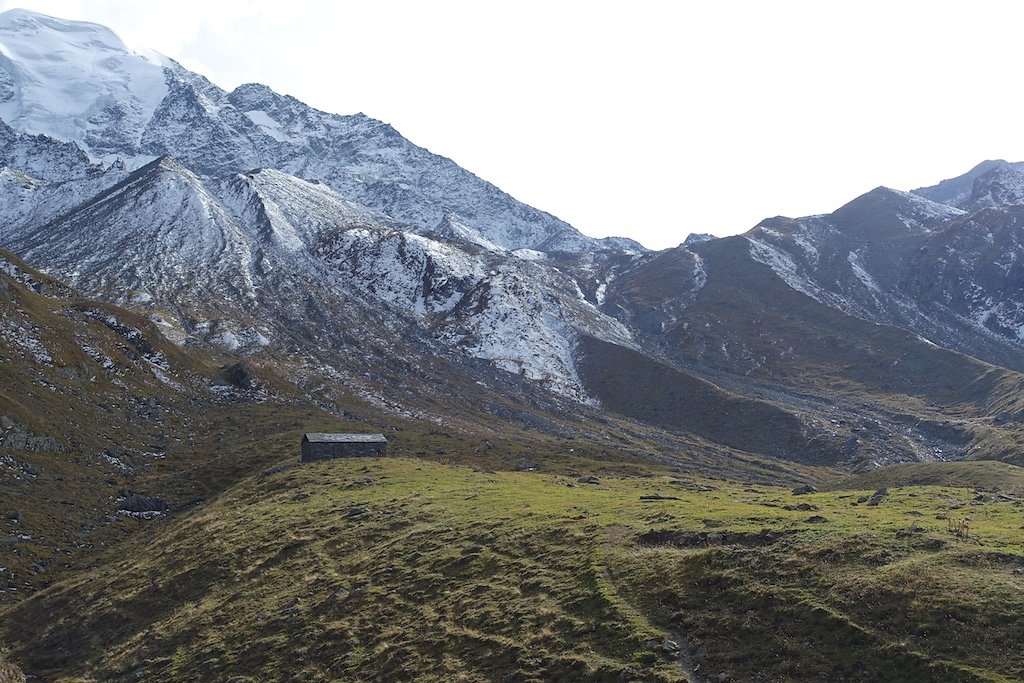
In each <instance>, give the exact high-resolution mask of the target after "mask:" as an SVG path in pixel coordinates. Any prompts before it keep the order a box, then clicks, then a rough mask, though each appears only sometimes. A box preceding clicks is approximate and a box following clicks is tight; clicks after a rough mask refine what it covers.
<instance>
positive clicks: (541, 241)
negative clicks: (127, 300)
mask: <svg viewBox="0 0 1024 683" xmlns="http://www.w3.org/2000/svg"><path fill="white" fill-rule="evenodd" d="M0 119H2V120H5V121H7V123H9V124H10V125H11V126H12V127H13V128H14V129H16V130H18V131H21V132H23V133H31V134H37V133H43V134H46V135H48V136H51V137H53V138H55V139H57V140H61V141H64V142H74V143H76V144H78V145H79V146H80V147H81V148H82V149H83V150H84V151H85V152H86V153H87V154H88V155H89V156H90V158H91V159H92V160H93V161H104V162H113V161H114V160H115V159H117V158H121V159H124V160H125V162H126V163H127V164H128V166H129V167H130V168H136V167H139V166H142V165H144V164H145V163H147V162H149V161H150V160H152V159H153V158H155V157H158V156H161V155H170V156H173V157H174V158H176V159H178V160H179V161H180V162H181V163H182V164H184V165H185V166H186V167H188V168H189V169H192V171H194V172H196V173H198V174H200V175H203V176H209V177H222V176H228V175H231V174H235V173H244V172H246V171H248V170H249V169H253V168H273V169H277V170H279V171H283V172H285V173H287V174H289V175H292V176H296V177H299V178H304V179H306V180H309V181H319V182H322V183H324V184H326V185H327V186H329V187H331V188H332V189H334V190H336V191H337V192H339V193H340V194H341V195H342V196H344V197H346V198H348V199H350V200H352V201H355V202H358V203H360V204H362V205H364V206H366V207H369V208H371V209H374V210H376V211H379V212H381V213H383V214H387V215H388V216H391V217H393V218H394V219H396V220H398V221H401V222H402V223H405V224H407V225H409V226H414V227H415V229H416V230H418V231H420V232H423V233H428V232H431V231H434V230H436V229H437V228H438V226H439V225H441V224H442V222H443V221H444V220H446V217H450V218H451V221H452V223H451V224H452V225H453V226H460V227H458V229H457V230H456V232H464V233H465V235H464V236H471V237H474V238H475V240H474V241H476V242H477V243H479V244H482V245H495V246H498V247H500V248H502V249H505V250H509V251H515V250H520V249H529V250H535V251H540V252H546V253H555V252H566V253H571V254H578V253H588V252H600V251H615V252H621V251H626V252H639V251H642V250H643V249H642V247H640V246H639V245H638V244H636V243H635V242H632V241H630V240H624V239H621V238H609V239H605V240H597V239H593V238H590V237H586V236H584V235H582V234H580V233H579V232H578V231H577V230H576V229H575V228H573V227H572V226H571V225H569V224H567V223H565V222H564V221H561V220H558V219H557V218H555V217H554V216H551V215H550V214H547V213H545V212H543V211H540V210H537V209H535V208H533V207H530V206H527V205H525V204H523V203H522V202H519V201H517V200H516V199H515V198H513V197H511V196H509V195H508V194H506V193H505V192H502V191H501V190H500V189H498V188H497V187H495V186H494V185H492V184H490V183H488V182H487V181H485V180H483V179H481V178H479V177H477V176H476V175H474V174H472V173H470V172H469V171H467V170H465V169H463V168H461V167H459V166H458V165H457V164H455V163H454V162H452V161H451V160H450V159H446V158H444V157H441V156H439V155H436V154H433V153H431V152H430V151H428V150H427V149H424V148H422V147H419V146H417V145H415V144H413V143H412V142H410V141H409V140H406V139H405V138H404V137H402V135H401V134H400V133H399V132H398V131H396V130H395V129H394V128H393V127H392V126H391V125H389V124H387V123H385V122H382V121H377V120H375V119H373V118H370V117H368V116H365V115H363V114H354V115H350V116H341V115H336V114H330V113H326V112H322V111H319V110H316V109H314V108H312V107H310V106H307V105H305V104H303V103H302V102H300V101H298V100H296V99H295V98H293V97H289V96H286V95H280V94H278V93H275V92H274V91H273V90H271V89H270V88H268V87H266V86H264V85H260V84H255V83H250V84H245V85H242V86H239V87H238V88H236V89H235V90H234V91H233V92H231V93H228V92H225V91H224V90H222V89H221V88H219V87H217V86H216V85H214V84H213V83H211V82H210V81H208V80H207V79H206V78H204V77H203V76H201V75H199V74H195V73H192V72H190V71H188V70H186V69H184V68H183V67H182V66H181V65H179V64H177V63H176V62H174V61H173V60H171V59H168V58H166V57H162V56H159V55H156V54H152V55H150V54H140V53H137V52H133V51H132V50H131V49H129V48H128V47H127V46H126V45H125V44H124V42H123V41H122V40H120V39H119V38H118V37H117V36H116V35H115V34H114V33H113V32H111V31H110V30H108V29H106V28H103V27H102V26H97V25H95V24H88V23H82V22H72V21H63V20H60V19H54V18H52V17H46V16H43V15H39V14H34V13H31V12H24V11H20V10H18V11H11V12H7V13H5V14H4V15H3V18H2V19H0ZM463 228H464V230H463Z"/></svg>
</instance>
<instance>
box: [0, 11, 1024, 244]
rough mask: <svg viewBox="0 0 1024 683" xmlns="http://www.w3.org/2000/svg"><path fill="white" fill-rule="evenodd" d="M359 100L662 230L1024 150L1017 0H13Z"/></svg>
mask: <svg viewBox="0 0 1024 683" xmlns="http://www.w3.org/2000/svg"><path fill="white" fill-rule="evenodd" d="M13 7H24V8H27V9H32V10H35V11H39V12H44V13H47V14H52V15H55V16H59V17H63V18H66V19H82V20H88V21H94V22H97V23H101V24H105V25H107V26H109V27H110V28H112V29H113V30H114V31H115V32H117V33H118V34H119V35H120V36H121V37H122V38H124V39H125V41H126V42H128V43H129V44H132V45H136V46H139V47H151V48H154V49H156V50H158V51H160V52H162V53H164V54H166V55H168V56H170V57H173V58H174V59H177V60H178V61H179V62H181V63H182V64H184V65H185V66H186V67H188V68H190V69H192V70H194V71H198V72H200V73H202V74H204V75H205V76H207V77H208V78H210V79H211V80H212V81H213V82H215V83H217V84H218V85H220V86H222V87H224V88H227V89H231V88H234V87H235V86H236V85H239V84H241V83H245V82H253V81H256V82H261V83H265V84H267V85H269V86H270V87H271V88H273V89H274V90H276V91H278V92H280V93H283V94H288V95H293V96H295V97H297V98H298V99H300V100H303V101H305V102H306V103H308V104H311V105H313V106H315V107H318V108H320V109H324V110H327V111H331V112H335V113H340V114H350V113H355V112H357V111H362V112H365V113H366V114H368V115H370V116H373V117H375V118H378V119H381V120H384V121H387V122H388V123H391V124H392V125H394V126H395V127H396V128H397V129H398V130H399V131H400V132H401V133H402V134H404V135H405V136H406V137H407V138H409V139H410V140H412V141H413V142H415V143H416V144H419V145H421V146H424V147H427V148H428V149H430V150H431V151H434V152H436V153H438V154H442V155H444V156H447V157H450V158H452V159H453V160H455V161H456V162H457V163H459V164H460V165H462V166H463V167H465V168H467V169H469V170H471V171H473V172H474V173H476V174H477V175H479V176H481V177H483V178H486V179H487V180H490V181H491V182H493V183H495V184H496V185H498V186H499V187H501V188H502V189H503V190H505V191H507V192H509V193H511V194H512V195H514V196H515V197H517V198H518V199H520V200H522V201H525V202H527V203H529V204H532V205H534V206H536V207H538V208H541V209H544V210H546V211H549V212H551V213H553V214H555V215H557V216H559V217H560V218H562V219H564V220H567V221H569V222H570V223H572V224H573V225H574V226H576V227H577V228H579V229H580V230H581V231H583V232H584V233H586V234H589V235H594V236H598V237H601V236H605V235H610V234H617V235H626V236H629V237H633V238H634V239H637V240H639V241H640V242H642V243H643V244H645V245H646V246H649V247H654V248H662V247H668V246H674V245H676V244H678V243H679V242H681V241H682V240H683V238H684V237H685V236H686V234H687V233H689V232H713V233H716V234H718V235H725V234H731V233H737V232H742V231H744V230H746V229H748V228H750V227H752V226H753V225H755V224H756V223H757V222H758V221H760V220H761V219H762V218H765V217H768V216H774V215H779V214H782V215H789V216H799V215H806V214H812V213H823V212H828V211H831V210H833V209H835V208H837V207H839V206H840V205H842V204H844V203H845V202H847V201H849V200H850V199H852V198H854V197H855V196H857V195H859V194H861V193H863V192H866V191H867V190H870V189H872V188H873V187H875V186H877V185H888V186H890V187H895V188H899V189H912V188H914V187H918V186H921V185H930V184H933V183H935V182H937V181H939V180H941V179H943V178H948V177H952V176H956V175H959V174H961V173H963V172H965V171H967V170H968V169H969V168H970V167H972V166H973V165H975V164H976V163H978V162H980V161H981V160H983V159H987V158H1006V159H1009V160H1024V136H1022V135H1020V134H1019V132H1018V131H1019V129H1020V105H1021V99H1022V96H1021V95H1020V94H1019V93H1020V86H1019V77H1018V74H1019V71H1020V64H1021V50H1020V47H1019V45H1020V36H1019V34H1020V30H1021V26H1024V3H1021V2H1017V1H1015V0H1006V1H1001V2H996V1H989V0H972V2H970V3H968V2H964V1H963V0H959V1H957V2H946V1H942V0H939V1H936V0H932V1H931V2H915V1H912V0H900V1H893V0H889V1H887V2H876V1H874V0H867V1H865V0H861V1H858V2H823V1H822V0H814V1H809V2H795V1H787V0H775V1H772V2H765V1H764V0H758V1H750V2H738V1H737V2H729V1H722V0H719V1H716V2H669V1H663V2H662V1H655V0H649V1H643V0H633V1H632V2H625V0H620V1H619V2H599V1H594V0H590V1H579V2H574V1H569V0H563V1H560V2H556V1H555V0H543V1H534V0H517V1H515V2H491V1H480V0H476V1H464V2H454V1H447V0H430V1H429V2H424V1H422V0H421V1H416V0H408V1H396V0H376V1H371V0H362V1H360V2H348V1H343V0H334V1H325V0H288V1H287V2H280V1H279V0H277V1H271V0H250V1H249V2H245V1H243V0H204V1H203V2H195V1H193V0H173V1H167V2H148V1H140V0H38V1H32V0H13V1H12V0H0V11H2V10H6V9H11V8H13Z"/></svg>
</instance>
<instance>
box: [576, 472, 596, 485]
mask: <svg viewBox="0 0 1024 683" xmlns="http://www.w3.org/2000/svg"><path fill="white" fill-rule="evenodd" d="M576 481H578V482H579V483H581V484H600V483H601V480H600V479H598V478H597V477H595V476H594V475H592V474H588V475H586V476H583V477H580V478H579V479H577V480H576Z"/></svg>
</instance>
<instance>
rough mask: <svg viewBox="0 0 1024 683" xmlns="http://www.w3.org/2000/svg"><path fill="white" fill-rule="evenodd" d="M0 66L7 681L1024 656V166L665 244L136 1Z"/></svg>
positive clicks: (698, 675) (398, 675) (918, 668)
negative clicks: (562, 210)
mask: <svg viewBox="0 0 1024 683" xmlns="http://www.w3.org/2000/svg"><path fill="white" fill-rule="evenodd" d="M0 48H2V49H0V377H2V385H0V482H2V484H0V487H2V488H0V524H3V525H5V529H4V532H5V534H4V535H2V536H0V680H2V681H6V680H7V679H6V678H5V676H7V675H8V674H6V673H4V671H5V669H4V667H5V666H10V667H11V670H12V671H14V670H15V669H14V665H15V664H16V665H17V666H18V668H19V669H20V671H22V672H24V675H25V676H26V678H27V680H47V681H49V680H53V681H99V680H118V681H121V680H124V681H127V680H168V681H170V680H225V681H236V682H241V681H259V680H296V681H299V680H302V681H331V680H367V681H370V680H374V681H376V680H379V681H390V680H424V681H431V680H436V681H450V680H464V681H485V680H487V681H490V680H508V681H547V680H567V681H568V680H579V681H624V680H658V681H691V682H694V681H728V680H735V681H748V680H749V681H755V680H757V681H791V680H794V681H795V680H799V681H816V680H821V681H826V680H828V681H837V680H850V681H880V680H892V681H900V680H944V681H961V680H962V681H1011V680H1020V679H1021V678H1022V677H1024V659H1022V658H1021V653H1020V649H1019V647H1018V646H1017V643H1016V637H1017V636H1018V635H1019V633H1020V629H1021V628H1022V627H1024V623H1022V617H1021V614H1022V611H1021V609H1020V608H1021V604H1020V595H1021V589H1022V588H1024V574H1022V572H1024V531H1022V529H1024V517H1022V513H1021V509H1022V506H1024V475H1022V474H1021V473H1022V472H1024V469H1021V467H1022V466H1024V448H1022V445H1024V170H1022V169H1024V166H1022V164H1020V163H1008V162H1005V161H986V162H984V163H982V164H980V165H978V166H977V167H975V168H974V169H972V170H971V171H969V172H968V173H966V174H964V175H963V176H960V177H958V178H953V179H950V180H947V181H944V182H943V183H940V184H938V185H936V186H933V187H927V188H919V189H917V190H914V191H912V192H903V191H899V190H893V189H889V188H884V187H880V188H876V189H874V190H871V191H870V192H867V193H865V194H864V195H862V196H860V197H858V198H856V199H854V200H852V201H851V202H849V203H847V204H846V205H844V206H842V207H840V208H838V209H837V210H835V211H834V212H832V213H830V214H827V215H818V216H808V217H801V218H787V217H774V218H768V219H766V220H764V221H762V222H761V223H759V224H758V225H756V226H754V227H753V228H751V229H750V230H749V231H747V232H746V233H744V234H742V235H735V236H731V237H723V238H714V237H712V236H700V235H698V236H691V237H690V238H688V239H686V241H685V242H682V243H681V244H680V245H679V246H678V247H675V248H671V249H665V250H661V251H651V250H648V249H646V248H644V247H643V246H642V245H640V244H638V243H637V242H635V241H633V240H631V239H628V238H624V237H623V238H618V237H616V238H604V239H597V238H592V237H588V236H586V235H584V234H582V233H580V232H579V231H577V230H576V229H575V228H574V227H572V226H571V225H569V224H568V223H565V222H564V221H561V220H560V219H558V218H556V217H554V216H552V215H550V214H548V213H545V212H543V211H541V210H539V209H535V208H533V207H530V206H527V205H525V204H523V203H521V202H519V201H517V200H516V199H514V198H513V197H511V196H510V195H508V194H506V193H504V192H502V191H501V190H499V189H498V188H497V187H495V186H494V185H492V184H490V183H488V182H487V181H485V180H483V179H481V178H479V177H477V176H475V175H474V174H472V173H471V172H469V171H466V170H464V169H462V168H460V167H459V166H458V165H456V164H455V163H454V162H452V161H450V160H448V159H445V158H443V157H440V156H438V155H435V154H433V153H431V152H429V151H428V150H426V149H424V148H422V147H418V146H416V145H415V144H413V143H412V142H410V141H408V140H406V139H405V138H404V137H402V136H401V134H399V133H398V132H397V131H396V130H395V129H394V128H392V127H391V126H390V125H388V124H386V123H383V122H380V121H376V120H374V119H372V118H370V117H367V116H365V115H363V114H355V115H351V116H341V115H335V114H329V113H325V112H320V111H317V110H316V109H313V108H312V107H309V106H307V105H305V104H304V103H302V102H300V101H298V100H296V99H295V98H292V97H289V96H284V95H279V94H277V93H275V92H273V91H272V90H270V89H269V88H267V87H266V86H263V85H259V84H247V85H242V86H240V87H238V88H236V89H235V90H233V91H231V92H227V91H225V90H222V89H221V88H219V87H217V86H216V85H214V84H212V83H211V82H210V81H208V80H207V79H206V78H205V77H203V76H201V75H199V74H196V73H193V72H190V71H188V70H187V69H185V68H184V67H182V66H181V65H180V64H178V63H176V62H174V61H173V60H171V59H169V58H167V57H163V56H161V55H157V54H155V53H152V54H146V55H142V54H139V53H136V52H133V51H132V50H131V49H129V48H128V47H127V46H126V45H125V44H124V43H123V42H122V41H121V40H120V39H119V38H118V37H117V36H116V35H115V34H114V33H113V32H111V31H110V30H109V29H106V28H105V27H102V26H98V25H96V24H87V23H82V22H70V21H64V20H61V19H56V18H52V17H46V16H44V15H39V14H35V13H32V12H28V11H24V10H10V11H8V12H4V13H2V14H0ZM42 54H46V55H49V57H46V58H44V57H41V56H40V55H42ZM71 92H74V96H69V93H71ZM83 93H84V94H83ZM680 237H683V236H680ZM315 431H351V432H372V433H378V432H379V433H382V434H384V435H385V436H386V438H387V439H388V442H389V445H388V452H389V456H388V457H387V458H375V459H369V458H367V459H363V458H358V459H349V460H339V461H332V462H326V463H316V464H312V465H303V466H301V467H300V466H299V465H298V444H299V440H300V439H301V437H302V434H303V433H305V432H315ZM965 525H966V526H965ZM978 633H983V634H984V637H983V638H980V637H975V635H976V634H978ZM972 643H973V644H972ZM5 647H6V648H9V651H7V653H6V654H5V650H4V649H3V648H5ZM5 657H7V658H9V659H10V661H11V662H13V664H11V665H8V664H6V663H5V661H4V660H5ZM21 675H22V674H21V673H11V674H10V676H12V678H11V680H19V678H18V677H20V676H21Z"/></svg>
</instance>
